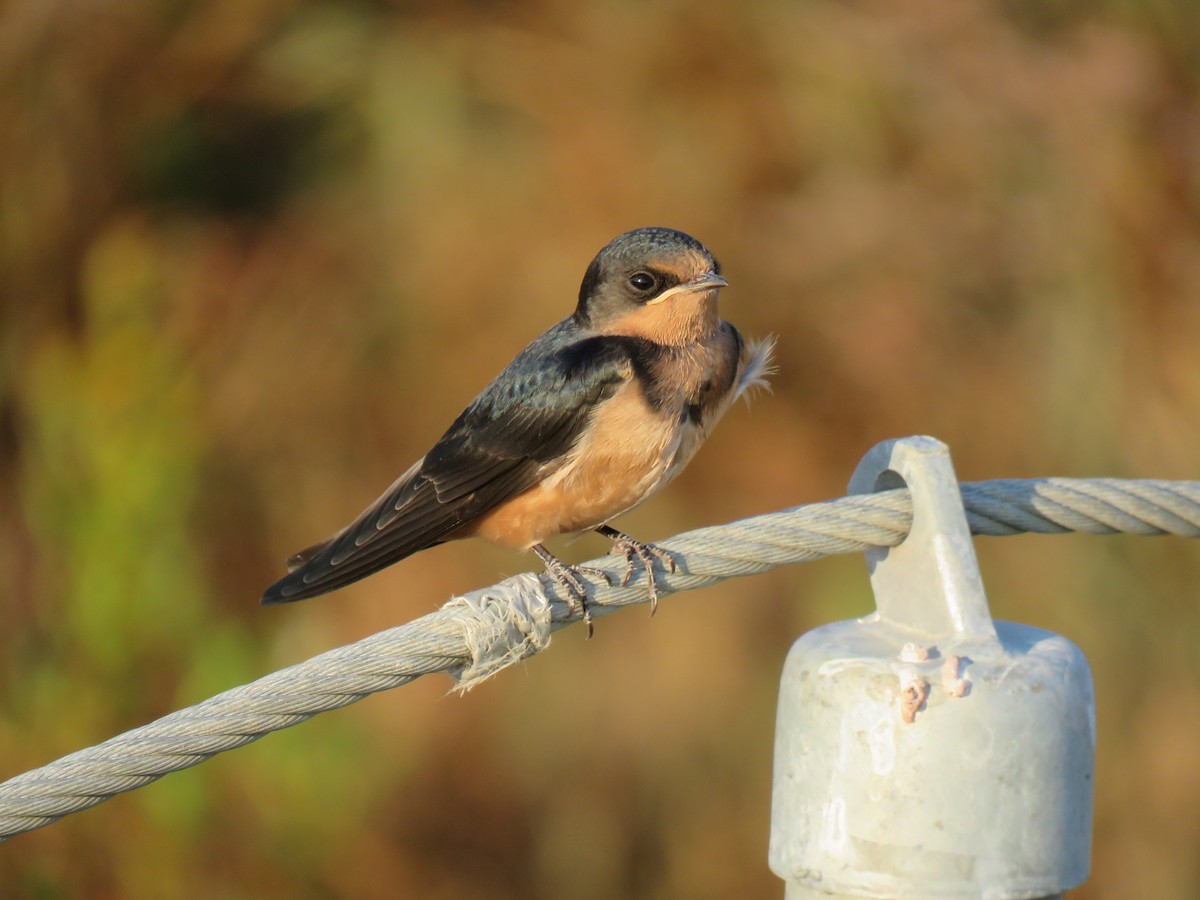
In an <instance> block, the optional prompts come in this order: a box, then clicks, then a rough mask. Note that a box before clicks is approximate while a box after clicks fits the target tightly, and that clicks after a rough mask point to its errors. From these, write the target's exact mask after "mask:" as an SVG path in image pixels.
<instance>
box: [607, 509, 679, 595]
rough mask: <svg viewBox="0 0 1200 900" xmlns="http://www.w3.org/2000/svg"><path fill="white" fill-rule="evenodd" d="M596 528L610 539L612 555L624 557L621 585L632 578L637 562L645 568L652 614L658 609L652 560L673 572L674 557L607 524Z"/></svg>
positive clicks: (656, 584) (656, 583)
mask: <svg viewBox="0 0 1200 900" xmlns="http://www.w3.org/2000/svg"><path fill="white" fill-rule="evenodd" d="M596 530H597V531H598V532H600V533H601V534H602V535H604V536H605V537H607V538H609V539H611V540H612V542H613V543H612V549H611V551H610V552H611V553H612V554H613V555H614V556H617V555H619V556H623V557H625V576H624V577H623V578H622V579H621V586H622V587H624V586H625V585H627V584H629V582H631V581H632V580H633V575H634V572H635V571H636V570H637V563H639V562H640V563H641V564H642V568H643V569H645V570H646V588H647V592H648V593H649V595H650V615H654V613H655V612H657V611H658V582H657V581H656V579H655V577H654V561H655V560H658V562H660V563H661V564H662V567H663V568H664V569H666V570H667V571H668V572H670V573H672V574H674V573H675V557H673V556H672V555H671V554H670V553H668V552H667V551H666V550H663V549H661V548H660V547H656V546H654V545H653V544H647V543H645V542H644V541H639V540H637V539H636V538H632V537H630V536H629V535H627V534H625V532H623V531H618V530H617V529H615V528H612V527H610V526H608V525H602V526H600V527H599V528H597V529H596ZM609 583H610V584H611V583H612V582H611V581H610V582H609Z"/></svg>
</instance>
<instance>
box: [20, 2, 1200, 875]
mask: <svg viewBox="0 0 1200 900" xmlns="http://www.w3.org/2000/svg"><path fill="white" fill-rule="evenodd" d="M1197 46H1200V6H1198V5H1196V4H1194V3H1187V2H1183V0H1177V2H1171V0H1146V2H1143V3H1137V4H1134V3H1128V2H1122V0H1099V2H1094V3H1071V2H1046V3H1036V4H1034V3H1018V2H994V3H978V4H976V3H962V2H961V0H912V2H907V3H903V4H897V3H889V2H883V0H863V2H853V3H832V2H808V3H793V2H783V0H752V2H743V3H736V4H735V3H717V4H708V5H705V6H700V5H698V4H684V3H678V2H674V3H655V4H635V3H626V2H621V0H600V2H597V3H593V4H576V5H573V6H568V5H566V4H550V3H545V2H542V3H539V2H520V0H513V2H505V3H482V2H480V3H469V2H451V3H444V4H420V3H401V2H385V0H376V2H358V3H349V4H341V5H332V4H319V3H311V2H310V3H305V2H299V0H255V2H241V0H236V2H235V0H210V2H186V0H174V2H150V0H115V2H111V3H106V4H55V3H43V2H39V0H12V2H10V3H8V4H6V5H5V6H4V7H3V8H2V9H0V193H2V200H0V311H2V312H0V315H2V317H3V318H2V323H3V324H2V330H0V621H2V622H3V623H4V625H3V627H2V628H0V665H2V669H0V695H2V696H0V761H2V762H3V769H2V771H0V777H8V776H11V775H15V774H17V773H19V772H22V771H25V770H26V769H30V768H33V767H35V766H38V765H41V764H43V763H45V762H48V761H49V760H51V759H54V758H56V757H58V756H60V755H62V754H64V753H67V752H69V751H72V750H75V749H78V748H80V747H82V746H86V745H90V744H93V743H96V742H98V741H100V740H102V739H104V738H107V737H109V736H111V735H112V734H115V733H117V732H119V731H122V730H125V729H127V728H129V727H133V726H135V725H138V724H141V723H143V722H145V721H147V720H149V719H151V718H154V717H157V716H159V715H162V714H165V713H167V712H169V711H171V710H173V709H176V708H178V707H180V706H184V705H188V704H191V703H194V702H196V701H198V700H201V699H203V698H205V697H207V696H209V695H210V694H212V693H215V692H217V691H219V690H222V689H224V688H227V687H231V686H233V685H235V684H239V683H242V682H244V681H248V680H251V679H253V678H255V677H257V676H259V675H261V674H265V673H267V672H269V671H272V670H274V669H276V668H279V667H281V666H283V665H286V664H288V663H291V662H294V661H297V660H300V659H303V658H305V657H307V656H309V655H312V654H314V653H317V652H320V651H322V650H325V649H328V648H330V647H334V646H337V645H339V644H342V643H346V642H349V641H351V640H354V639H357V638H359V637H361V636H364V635H366V634H369V633H371V632H374V631H377V630H380V629H382V628H385V627H388V626H391V625H394V624H398V623H402V622H405V621H408V620H409V619H412V618H414V617H416V616H419V615H422V614H424V613H426V612H428V611H430V610H431V609H433V608H435V607H436V606H437V605H439V604H440V603H442V602H443V601H445V600H446V599H447V598H449V597H450V596H451V595H453V594H455V593H459V592H463V591H467V590H470V589H473V588H476V587H480V586H483V585H486V584H490V583H492V582H494V581H497V580H499V578H500V577H502V576H503V575H507V574H512V573H514V572H518V571H523V570H525V569H533V568H536V567H537V566H536V560H535V559H534V558H533V557H532V556H522V555H519V554H514V553H510V552H506V551H503V550H499V549H496V548H492V547H489V546H485V545H482V544H478V543H473V542H469V543H461V544H455V545H448V546H443V547H439V548H436V549H434V550H431V551H429V552H426V553H423V554H420V555H418V556H416V557H414V558H412V559H410V560H407V561H405V562H404V563H402V564H400V565H398V566H396V567H394V568H393V569H391V570H388V571H387V572H386V573H383V574H381V575H378V576H376V577H373V578H371V579H369V580H368V581H366V582H363V583H360V584H359V585H356V586H354V587H352V588H349V589H347V590H345V591H343V592H341V593H340V594H338V595H336V596H333V597H326V598H321V599H318V600H313V601H310V602H307V603H303V604H298V605H295V606H287V607H282V608H273V609H261V608H260V607H259V606H258V604H257V598H258V595H259V593H260V592H261V590H262V588H263V587H265V586H266V585H267V584H268V583H269V582H271V581H273V580H274V579H275V578H276V577H277V576H278V575H279V574H281V571H282V560H283V558H284V557H285V556H286V555H287V554H289V553H290V552H293V551H295V550H298V549H299V548H301V547H303V546H306V545H307V544H309V543H311V542H312V541H314V540H316V539H318V538H321V537H324V536H325V535H326V534H328V533H329V532H331V531H333V530H335V529H336V528H338V527H340V526H341V525H342V524H344V523H345V522H346V521H348V520H349V518H350V517H351V516H353V515H354V514H356V513H357V512H358V511H359V510H360V509H361V508H362V507H363V506H364V505H365V504H366V503H367V502H368V501H370V500H371V499H373V498H374V497H375V496H376V494H377V493H378V492H379V491H380V490H381V489H382V488H383V487H385V486H386V485H387V484H388V483H389V482H390V481H391V480H392V479H393V478H394V477H395V476H396V475H397V474H398V473H399V472H400V471H402V470H403V469H404V468H406V467H407V466H408V465H409V463H411V462H412V461H413V460H414V459H416V458H417V457H418V456H420V455H421V454H422V453H423V452H424V451H425V450H426V449H427V448H428V446H429V445H430V443H431V442H432V441H433V440H434V439H435V438H436V437H437V436H438V435H439V434H440V433H441V431H442V430H443V429H444V428H445V427H446V426H447V425H448V424H449V423H450V421H451V420H452V419H453V418H454V416H455V415H457V413H458V412H459V410H460V409H461V408H462V407H463V405H464V404H465V403H466V402H467V401H469V400H470V399H471V397H473V396H474V394H475V393H476V391H477V390H478V389H479V388H481V387H482V386H483V384H484V383H485V382H486V381H487V380H488V379H489V378H490V377H491V376H492V375H494V374H495V373H496V372H497V371H499V369H500V368H501V367H502V366H503V365H504V364H505V363H507V362H508V361H509V359H511V358H512V356H513V355H514V354H515V353H516V352H517V351H518V350H519V349H520V348H521V347H522V346H524V344H525V343H526V342H527V341H528V340H530V339H531V338H533V337H534V336H535V335H536V334H538V333H539V332H541V331H542V330H544V329H545V328H547V327H548V326H550V325H551V324H553V323H554V322H555V321H557V320H558V319H560V318H562V317H563V316H565V315H566V314H568V313H569V312H570V310H571V309H572V308H573V305H574V299H575V294H576V291H577V289H578V284H579V280H580V278H581V277H582V275H583V270H584V268H585V266H586V264H587V262H588V261H589V259H590V258H591V256H592V254H594V253H595V251H596V250H597V249H599V247H600V246H601V245H603V244H604V243H605V242H606V241H607V240H608V239H609V238H611V237H612V236H613V235H615V234H617V233H619V232H621V231H624V230H626V229H629V228H633V227H636V226H641V225H651V224H653V225H668V226H672V227H676V228H680V229H683V230H685V231H688V232H690V233H692V234H694V235H696V236H697V237H699V238H700V239H701V240H703V241H704V242H705V243H707V244H708V245H709V246H710V247H711V248H712V249H713V250H714V252H715V253H716V254H717V255H718V257H719V258H720V259H721V262H722V265H723V268H724V271H725V273H726V274H727V275H728V277H729V280H730V283H731V286H730V287H729V288H728V289H727V290H725V291H724V292H723V310H724V315H725V316H726V318H728V319H730V320H731V321H733V322H734V323H736V324H737V325H738V327H739V328H740V329H741V330H742V332H743V333H744V334H748V335H765V334H768V333H775V334H777V335H778V336H779V347H778V364H779V373H778V374H777V375H776V376H775V378H774V392H773V394H764V395H761V396H759V397H758V398H757V399H756V400H755V403H754V405H753V408H752V409H747V408H746V407H744V406H739V407H738V408H736V409H734V410H733V411H732V412H731V413H730V414H729V415H728V416H727V417H726V419H725V421H724V423H723V425H722V426H721V427H720V428H719V429H718V430H717V432H716V435H715V436H714V438H713V439H712V441H711V442H710V444H709V446H708V447H706V449H705V450H704V451H703V452H701V454H700V455H699V457H698V458H697V459H696V461H695V462H694V463H693V464H692V465H691V467H690V469H689V470H688V471H687V472H686V473H685V474H684V475H683V476H682V477H681V479H680V480H679V481H678V482H676V483H675V484H674V485H673V486H672V487H671V488H669V489H668V490H667V491H666V492H665V493H664V494H662V495H661V496H659V497H658V498H657V499H655V500H654V501H653V502H652V503H650V504H649V505H647V506H646V507H644V508H643V509H641V510H639V511H637V512H636V513H634V514H631V515H629V516H628V517H626V518H625V519H623V520H622V521H621V524H622V527H625V528H627V529H628V530H630V531H631V532H632V533H634V534H636V535H638V536H640V537H643V538H645V539H657V538H663V537H666V536H669V535H671V534H674V533H676V532H679V531H683V530H686V529H689V528H693V527H698V526H700V525H706V524H712V523H717V522H721V521H725V520H728V519H732V518H736V517H741V516H745V515H750V514H753V513H758V512H765V511H769V510H773V509H777V508H780V507H782V506H790V505H794V504H798V503H805V502H810V501H815V500H820V499H826V498H829V497H834V496H840V495H841V494H842V493H844V488H845V483H846V480H847V479H848V478H849V476H850V473H851V472H852V471H853V469H854V467H855V465H856V464H857V462H858V460H859V458H860V457H861V455H862V454H863V453H864V452H865V451H866V450H867V449H869V448H870V446H871V445H873V444H874V443H876V442H877V441H880V440H883V439H885V438H889V437H896V436H902V435H908V434H916V433H927V434H932V435H935V436H937V437H939V438H941V439H942V440H944V441H946V442H947V443H948V444H949V445H950V446H951V449H952V451H953V453H954V459H955V463H956V466H957V469H958V472H959V475H960V476H961V477H962V478H963V479H964V480H982V479H988V478H998V477H1032V476H1042V475H1070V476H1094V475H1106V476H1122V477H1146V478H1178V479H1186V478H1198V477H1200V462H1198V459H1197V451H1196V448H1197V447H1198V446H1200V415H1198V414H1197V410H1200V358H1198V353H1197V347H1198V342H1200V303H1198V302H1197V300H1198V298H1200V240H1198V238H1200V97H1198V94H1200V90H1198V88H1200V56H1198V55H1197V53H1196V47H1197ZM605 546H606V545H605V543H604V542H603V541H601V540H600V539H598V538H585V539H583V540H581V541H580V543H579V544H577V545H573V546H568V547H566V550H565V552H566V554H567V555H568V556H570V557H571V558H574V559H582V558H586V557H588V556H592V555H595V554H596V553H599V552H601V551H602V550H603V549H604V547H605ZM977 546H978V549H979V553H980V560H981V565H982V568H983V574H984V579H985V582H986V584H987V586H988V588H989V594H990V599H991V602H992V608H993V612H994V613H995V614H996V615H997V617H1000V618H1007V619H1014V620H1018V621H1023V622H1028V623H1031V624H1035V625H1039V626H1042V627H1045V628H1050V629H1052V630H1055V631H1058V632H1061V633H1064V634H1066V635H1067V636H1069V637H1070V638H1072V639H1073V640H1074V641H1076V642H1077V643H1078V644H1080V646H1081V647H1082V648H1083V649H1084V651H1085V652H1086V653H1087V654H1088V657H1089V659H1090V660H1091V663H1092V666H1093V670H1094V674H1095V679H1096V685H1097V691H1098V707H1099V710H1098V712H1099V741H1100V744H1099V761H1098V765H1099V770H1098V783H1097V795H1096V832H1095V852H1094V866H1093V867H1094V874H1093V877H1092V878H1091V880H1090V882H1089V883H1088V884H1087V886H1086V887H1084V888H1082V889H1081V890H1079V891H1078V892H1077V893H1075V894H1073V895H1072V896H1075V897H1081V898H1102V897H1103V898H1110V897H1113V898H1115V897H1120V898H1124V897H1130V896H1146V897H1184V896H1196V895H1200V854H1198V853H1197V850H1198V849H1200V752H1198V750H1197V748H1198V747H1200V654H1197V652H1196V651H1197V647H1198V646H1200V604H1198V603H1197V599H1198V596H1197V595H1198V592H1197V589H1196V584H1197V580H1198V578H1200V547H1198V546H1197V545H1196V544H1194V543H1189V542H1187V541H1185V540H1182V539H1173V538H1165V539H1154V540H1150V539H1145V538H1133V537H1111V538H1096V537H1078V536H1076V537H1024V538H1013V539H1005V540H997V539H981V540H980V541H979V542H978V545H977ZM870 608H871V596H870V590H869V585H868V582H867V578H866V571H865V567H864V565H863V562H862V560H861V559H860V558H839V559H835V560H829V561H824V562H820V563H816V564H813V565H810V566H803V567H793V568H790V569H786V570H781V571H776V572H774V573H771V574H769V575H765V576H760V577H756V578H751V579H742V580H739V581H736V582H729V583H726V584H723V585H720V586H718V587H714V588H711V589H708V590H705V591H701V592H697V593H691V594H685V595H679V596H677V597H673V598H670V599H668V600H666V601H665V602H664V603H663V604H662V607H661V609H660V611H659V613H658V616H657V617H656V618H655V619H654V620H653V621H650V620H649V619H648V618H647V617H646V615H645V611H644V608H640V609H639V610H637V611H632V612H627V613H625V614H622V615H619V616H613V617H609V618H605V619H604V620H603V621H601V622H599V623H598V629H597V632H598V633H597V635H596V639H595V640H593V641H590V642H587V641H585V640H584V636H583V632H582V629H580V628H574V629H570V630H568V631H566V632H563V633H561V634H559V635H558V636H557V637H556V638H555V639H554V646H553V648H552V649H551V650H550V651H549V652H547V653H546V654H543V655H542V656H539V657H538V658H536V659H534V660H532V661H530V662H528V663H526V664H524V665H523V666H521V667H520V668H518V669H515V670H512V671H508V672H506V673H504V674H503V675H502V676H501V677H499V678H497V679H496V680H494V681H492V682H490V683H488V684H487V685H485V686H483V687H481V688H479V689H477V690H475V691H474V692H472V693H471V694H469V695H468V696H466V697H463V698H459V697H454V696H449V695H448V689H449V688H450V686H451V682H450V681H449V680H447V679H445V678H441V677H437V678H427V679H423V680H421V681H419V682H417V683H415V684H413V685H411V686H409V687H406V688H404V689H402V690H398V691H394V692H391V693H389V694H386V695H383V696H378V697H374V698H371V699H369V700H367V701H365V702H363V703H361V704H358V705H356V706H353V707H351V708H350V709H348V710H344V711H341V712H336V713H330V714H326V715H323V716H320V717H318V718H317V719H315V720H313V721H311V722H308V723H306V724H304V725H301V726H299V727H297V728H294V729H291V730H290V731H287V732H284V733H281V734H279V735H273V736H271V737H269V738H267V739H265V740H263V741H261V742H259V743H257V744H255V745H252V746H251V747H249V748H246V749H243V750H239V751H236V752H232V753H229V754H226V755H223V756H221V757H219V758H218V759H216V760H214V761H212V762H209V763H206V764H204V765H202V766H199V767H197V768H195V769H191V770H188V771H186V772H183V773H179V774H175V775H172V776H170V777H168V778H166V779H164V780H163V781H161V782H158V783H156V784H154V785H152V786H149V787H147V788H144V789H141V790H139V791H136V792H134V793H133V794H130V795H127V796H123V797H120V798H118V799H116V800H114V801H112V802H110V803H107V804H105V805H103V806H101V807H100V808H98V809H96V810H92V811H89V812H85V813H81V814H79V815H76V816H71V817H69V818H67V819H65V820H63V821H61V822H59V823H57V824H55V825H53V826H51V827H48V828H45V829H43V830H40V831H37V832H34V833H32V834H29V835H25V836H22V837H19V838H16V839H14V840H13V841H12V842H11V843H9V844H7V845H5V846H4V847H3V848H0V885H2V886H3V888H2V890H0V892H2V893H3V894H4V895H5V896H30V897H41V898H57V897H88V898H92V897H97V898H107V897H120V898H142V897H145V898H163V897H191V896H196V895H197V894H200V895H205V896H223V897H240V896H245V897H327V896H345V897H364V898H371V897H391V896H399V895H412V896H421V897H430V898H459V897H473V896H480V895H484V894H486V895H488V896H492V897H513V898H516V897H554V898H575V897H581V898H582V897H589V898H590V897H661V898H668V897H670V898H674V897H700V898H703V897H712V898H726V897H778V896H782V883H781V882H779V881H778V880H776V879H775V877H774V876H773V875H772V874H771V873H770V872H769V871H768V869H767V866H766V848H767V830H768V817H769V802H770V769H771V755H772V740H773V727H774V705H775V699H776V686H777V682H778V677H779V672H780V668H781V666H782V663H783V658H784V655H785V653H786V651H787V648H788V646H789V645H790V643H791V642H792V640H794V639H795V638H796V637H797V636H799V635H800V634H801V633H802V632H804V631H805V630H807V629H809V628H811V627H813V626H815V625H818V624H821V623H824V622H828V621H831V620H836V619H844V618H850V617H853V616H857V615H861V614H863V613H865V612H867V611H868V610H869V609H870ZM980 814H981V815H986V811H980Z"/></svg>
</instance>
